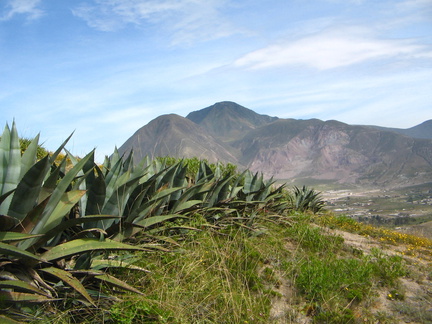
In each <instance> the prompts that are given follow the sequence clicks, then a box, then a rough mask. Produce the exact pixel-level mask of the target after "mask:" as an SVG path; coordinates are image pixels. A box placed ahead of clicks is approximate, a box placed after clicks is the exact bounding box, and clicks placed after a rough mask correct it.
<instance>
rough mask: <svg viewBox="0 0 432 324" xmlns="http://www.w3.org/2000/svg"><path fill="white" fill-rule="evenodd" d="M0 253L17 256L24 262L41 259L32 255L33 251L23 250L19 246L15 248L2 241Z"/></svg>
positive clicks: (33, 261)
mask: <svg viewBox="0 0 432 324" xmlns="http://www.w3.org/2000/svg"><path fill="white" fill-rule="evenodd" d="M0 253H1V254H4V255H12V256H14V257H17V258H19V259H20V260H22V261H24V262H25V263H35V262H36V263H37V262H41V261H42V259H41V258H40V257H38V256H37V255H34V254H33V253H30V252H28V251H24V250H22V249H20V248H17V247H16V246H13V245H9V244H5V243H2V242H0Z"/></svg>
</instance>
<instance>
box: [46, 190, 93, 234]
mask: <svg viewBox="0 0 432 324" xmlns="http://www.w3.org/2000/svg"><path fill="white" fill-rule="evenodd" d="M84 194H85V190H73V191H68V192H65V193H64V194H63V195H62V196H61V198H60V201H59V202H58V203H57V206H56V207H55V208H54V210H53V211H52V213H51V215H50V217H49V218H48V220H47V221H46V223H45V227H44V228H43V229H42V230H41V232H42V233H46V232H48V231H49V230H50V229H52V228H53V227H54V226H55V225H58V224H61V219H62V218H63V217H64V216H65V215H66V214H67V213H68V212H69V211H70V210H71V209H72V207H73V206H75V204H76V203H77V202H78V201H79V200H80V199H81V197H82V196H84ZM48 204H49V202H48Z"/></svg>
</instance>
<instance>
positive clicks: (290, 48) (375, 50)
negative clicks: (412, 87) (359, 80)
mask: <svg viewBox="0 0 432 324" xmlns="http://www.w3.org/2000/svg"><path fill="white" fill-rule="evenodd" d="M351 32H352V33H350V30H347V29H345V30H344V31H343V32H321V33H318V34H315V35H312V36H308V37H304V38H302V39H298V40H295V41H286V42H281V43H279V44H275V45H270V46H268V47H265V48H262V49H259V50H257V51H254V52H251V53H248V54H246V55H244V56H243V57H241V58H239V59H238V60H236V61H235V62H234V65H235V66H237V67H245V68H249V69H262V68H273V67H280V66H287V65H305V66H308V67H312V68H315V69H318V70H328V69H332V68H337V67H343V66H349V65H353V64H357V63H361V62H364V61H367V60H372V59H381V58H388V57H395V56H400V55H401V56H408V55H419V53H421V50H422V47H421V46H418V45H415V44H413V43H411V42H409V41H406V40H397V39H377V38H374V37H371V36H369V35H368V33H362V32H358V31H356V30H352V31H351Z"/></svg>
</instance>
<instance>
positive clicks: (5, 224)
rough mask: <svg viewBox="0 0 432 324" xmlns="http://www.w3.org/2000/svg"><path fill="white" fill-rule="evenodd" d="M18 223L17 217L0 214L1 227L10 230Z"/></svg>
mask: <svg viewBox="0 0 432 324" xmlns="http://www.w3.org/2000/svg"><path fill="white" fill-rule="evenodd" d="M17 224H18V220H17V219H16V218H15V217H11V216H7V215H0V228H1V229H2V230H5V231H9V230H11V229H12V228H14V227H15V226H16V225H17Z"/></svg>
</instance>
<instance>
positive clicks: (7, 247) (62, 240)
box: [0, 123, 154, 305]
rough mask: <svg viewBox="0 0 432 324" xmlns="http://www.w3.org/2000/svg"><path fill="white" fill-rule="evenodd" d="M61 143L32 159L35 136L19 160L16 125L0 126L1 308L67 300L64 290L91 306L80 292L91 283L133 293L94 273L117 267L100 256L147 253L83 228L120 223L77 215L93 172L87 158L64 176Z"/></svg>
mask: <svg viewBox="0 0 432 324" xmlns="http://www.w3.org/2000/svg"><path fill="white" fill-rule="evenodd" d="M67 141H68V139H67V140H66V141H65V142H64V143H63V144H62V145H61V147H60V148H59V149H58V150H57V151H56V152H54V153H53V154H52V155H51V156H48V155H47V156H45V157H44V158H42V159H40V160H39V161H38V160H37V156H36V153H37V146H38V136H37V137H36V138H35V139H34V140H32V141H31V143H30V145H29V146H28V148H27V150H25V151H24V153H23V154H21V151H20V146H19V138H18V133H17V130H16V126H15V123H13V125H12V128H11V129H10V128H9V127H8V125H6V127H5V130H4V132H3V134H2V136H1V141H0V193H1V194H0V211H1V215H0V228H2V232H0V258H1V262H0V299H1V301H2V302H3V303H11V304H17V305H21V304H22V303H40V302H51V301H55V300H59V299H64V298H66V296H67V295H69V296H70V295H71V292H70V291H69V289H68V288H67V287H70V288H71V289H73V291H75V292H76V294H77V295H79V296H81V297H80V298H78V300H82V302H83V303H85V304H87V305H94V300H93V298H92V296H91V294H90V293H89V291H88V290H87V289H86V288H85V283H89V282H92V281H104V282H108V283H110V284H112V285H115V286H121V287H123V288H124V289H127V290H131V291H135V292H137V291H136V289H134V288H133V287H130V286H129V285H127V284H126V283H124V282H121V281H119V280H117V279H115V278H114V277H111V276H109V275H107V274H106V273H105V272H103V271H101V270H98V269H100V268H101V267H110V266H117V265H118V264H115V262H111V261H110V260H109V259H107V258H105V257H104V255H107V254H108V253H109V251H118V250H121V251H124V250H130V251H134V250H140V251H142V250H148V248H146V247H135V246H131V245H128V244H125V243H120V242H116V241H112V240H109V239H107V238H106V237H105V232H104V231H103V230H101V229H85V228H84V225H85V224H89V223H94V222H100V221H113V220H115V219H117V218H119V217H118V216H116V215H101V214H97V215H84V216H83V217H80V215H76V213H75V211H74V209H75V207H76V206H77V203H78V202H79V201H80V200H81V199H82V198H83V197H84V196H85V194H86V192H85V191H84V190H82V189H80V186H81V184H82V183H84V182H85V180H86V177H87V176H89V175H90V174H92V172H93V167H92V163H93V162H92V158H93V152H91V153H89V154H88V155H87V156H85V157H84V158H83V159H81V160H80V161H78V162H77V163H76V164H75V165H74V166H73V167H72V168H71V169H70V170H69V171H67V172H66V169H65V161H66V160H65V159H63V161H62V162H61V163H60V165H55V164H54V161H55V159H56V157H57V156H58V154H59V153H60V151H61V150H62V149H63V148H64V145H65V144H66V143H67ZM93 164H94V163H93ZM153 248H154V247H152V249H153ZM95 260H97V262H94V261H95ZM123 265H127V263H123ZM84 279H85V280H84ZM59 283H62V284H61V285H60V284H59Z"/></svg>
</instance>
